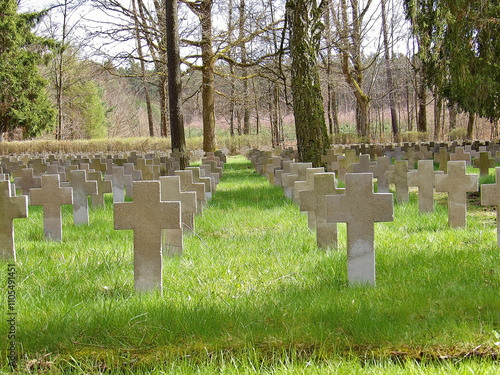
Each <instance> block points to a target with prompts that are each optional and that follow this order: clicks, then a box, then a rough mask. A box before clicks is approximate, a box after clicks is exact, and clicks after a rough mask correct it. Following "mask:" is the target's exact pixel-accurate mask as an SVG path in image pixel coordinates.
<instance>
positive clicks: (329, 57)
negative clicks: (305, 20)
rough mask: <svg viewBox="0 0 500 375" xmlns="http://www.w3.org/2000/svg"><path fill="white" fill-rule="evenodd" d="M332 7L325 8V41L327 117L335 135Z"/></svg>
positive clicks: (330, 129)
mask: <svg viewBox="0 0 500 375" xmlns="http://www.w3.org/2000/svg"><path fill="white" fill-rule="evenodd" d="M330 6H331V0H329V1H328V6H326V7H325V12H324V15H323V16H324V19H325V39H326V82H327V95H328V98H327V104H328V105H327V106H326V108H327V117H328V132H329V134H333V115H332V94H333V87H332V35H331V34H332V33H331V31H332V30H331V26H330Z"/></svg>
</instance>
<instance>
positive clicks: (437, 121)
mask: <svg viewBox="0 0 500 375" xmlns="http://www.w3.org/2000/svg"><path fill="white" fill-rule="evenodd" d="M442 108H443V97H442V96H441V95H439V93H438V92H437V88H436V91H435V93H434V139H435V140H439V138H440V135H441V111H442Z"/></svg>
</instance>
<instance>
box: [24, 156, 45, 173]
mask: <svg viewBox="0 0 500 375" xmlns="http://www.w3.org/2000/svg"><path fill="white" fill-rule="evenodd" d="M28 166H29V167H30V168H33V172H34V174H35V176H40V175H41V174H42V173H44V172H45V171H46V170H47V166H48V164H47V163H46V162H45V160H44V159H40V158H38V159H33V160H32V161H31V162H29V163H28Z"/></svg>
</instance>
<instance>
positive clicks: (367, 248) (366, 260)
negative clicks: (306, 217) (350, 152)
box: [326, 173, 394, 284]
mask: <svg viewBox="0 0 500 375" xmlns="http://www.w3.org/2000/svg"><path fill="white" fill-rule="evenodd" d="M326 210H327V221H328V222H330V223H340V222H345V223H347V275H348V279H349V282H351V283H358V282H361V283H370V284H375V250H374V245H373V241H374V235H375V231H374V223H376V222H383V221H392V220H393V219H394V200H393V197H392V194H387V193H374V192H373V175H372V174H371V173H348V174H346V188H345V194H340V195H329V196H327V198H326Z"/></svg>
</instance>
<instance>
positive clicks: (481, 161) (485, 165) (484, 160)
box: [474, 151, 495, 177]
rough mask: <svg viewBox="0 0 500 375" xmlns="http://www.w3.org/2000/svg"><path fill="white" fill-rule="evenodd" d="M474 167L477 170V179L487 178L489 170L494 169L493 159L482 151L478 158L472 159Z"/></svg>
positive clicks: (486, 152)
mask: <svg viewBox="0 0 500 375" xmlns="http://www.w3.org/2000/svg"><path fill="white" fill-rule="evenodd" d="M474 167H476V168H479V177H483V176H488V174H489V173H490V168H495V159H493V158H490V153H489V152H488V151H482V152H480V153H479V158H476V159H474Z"/></svg>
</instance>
